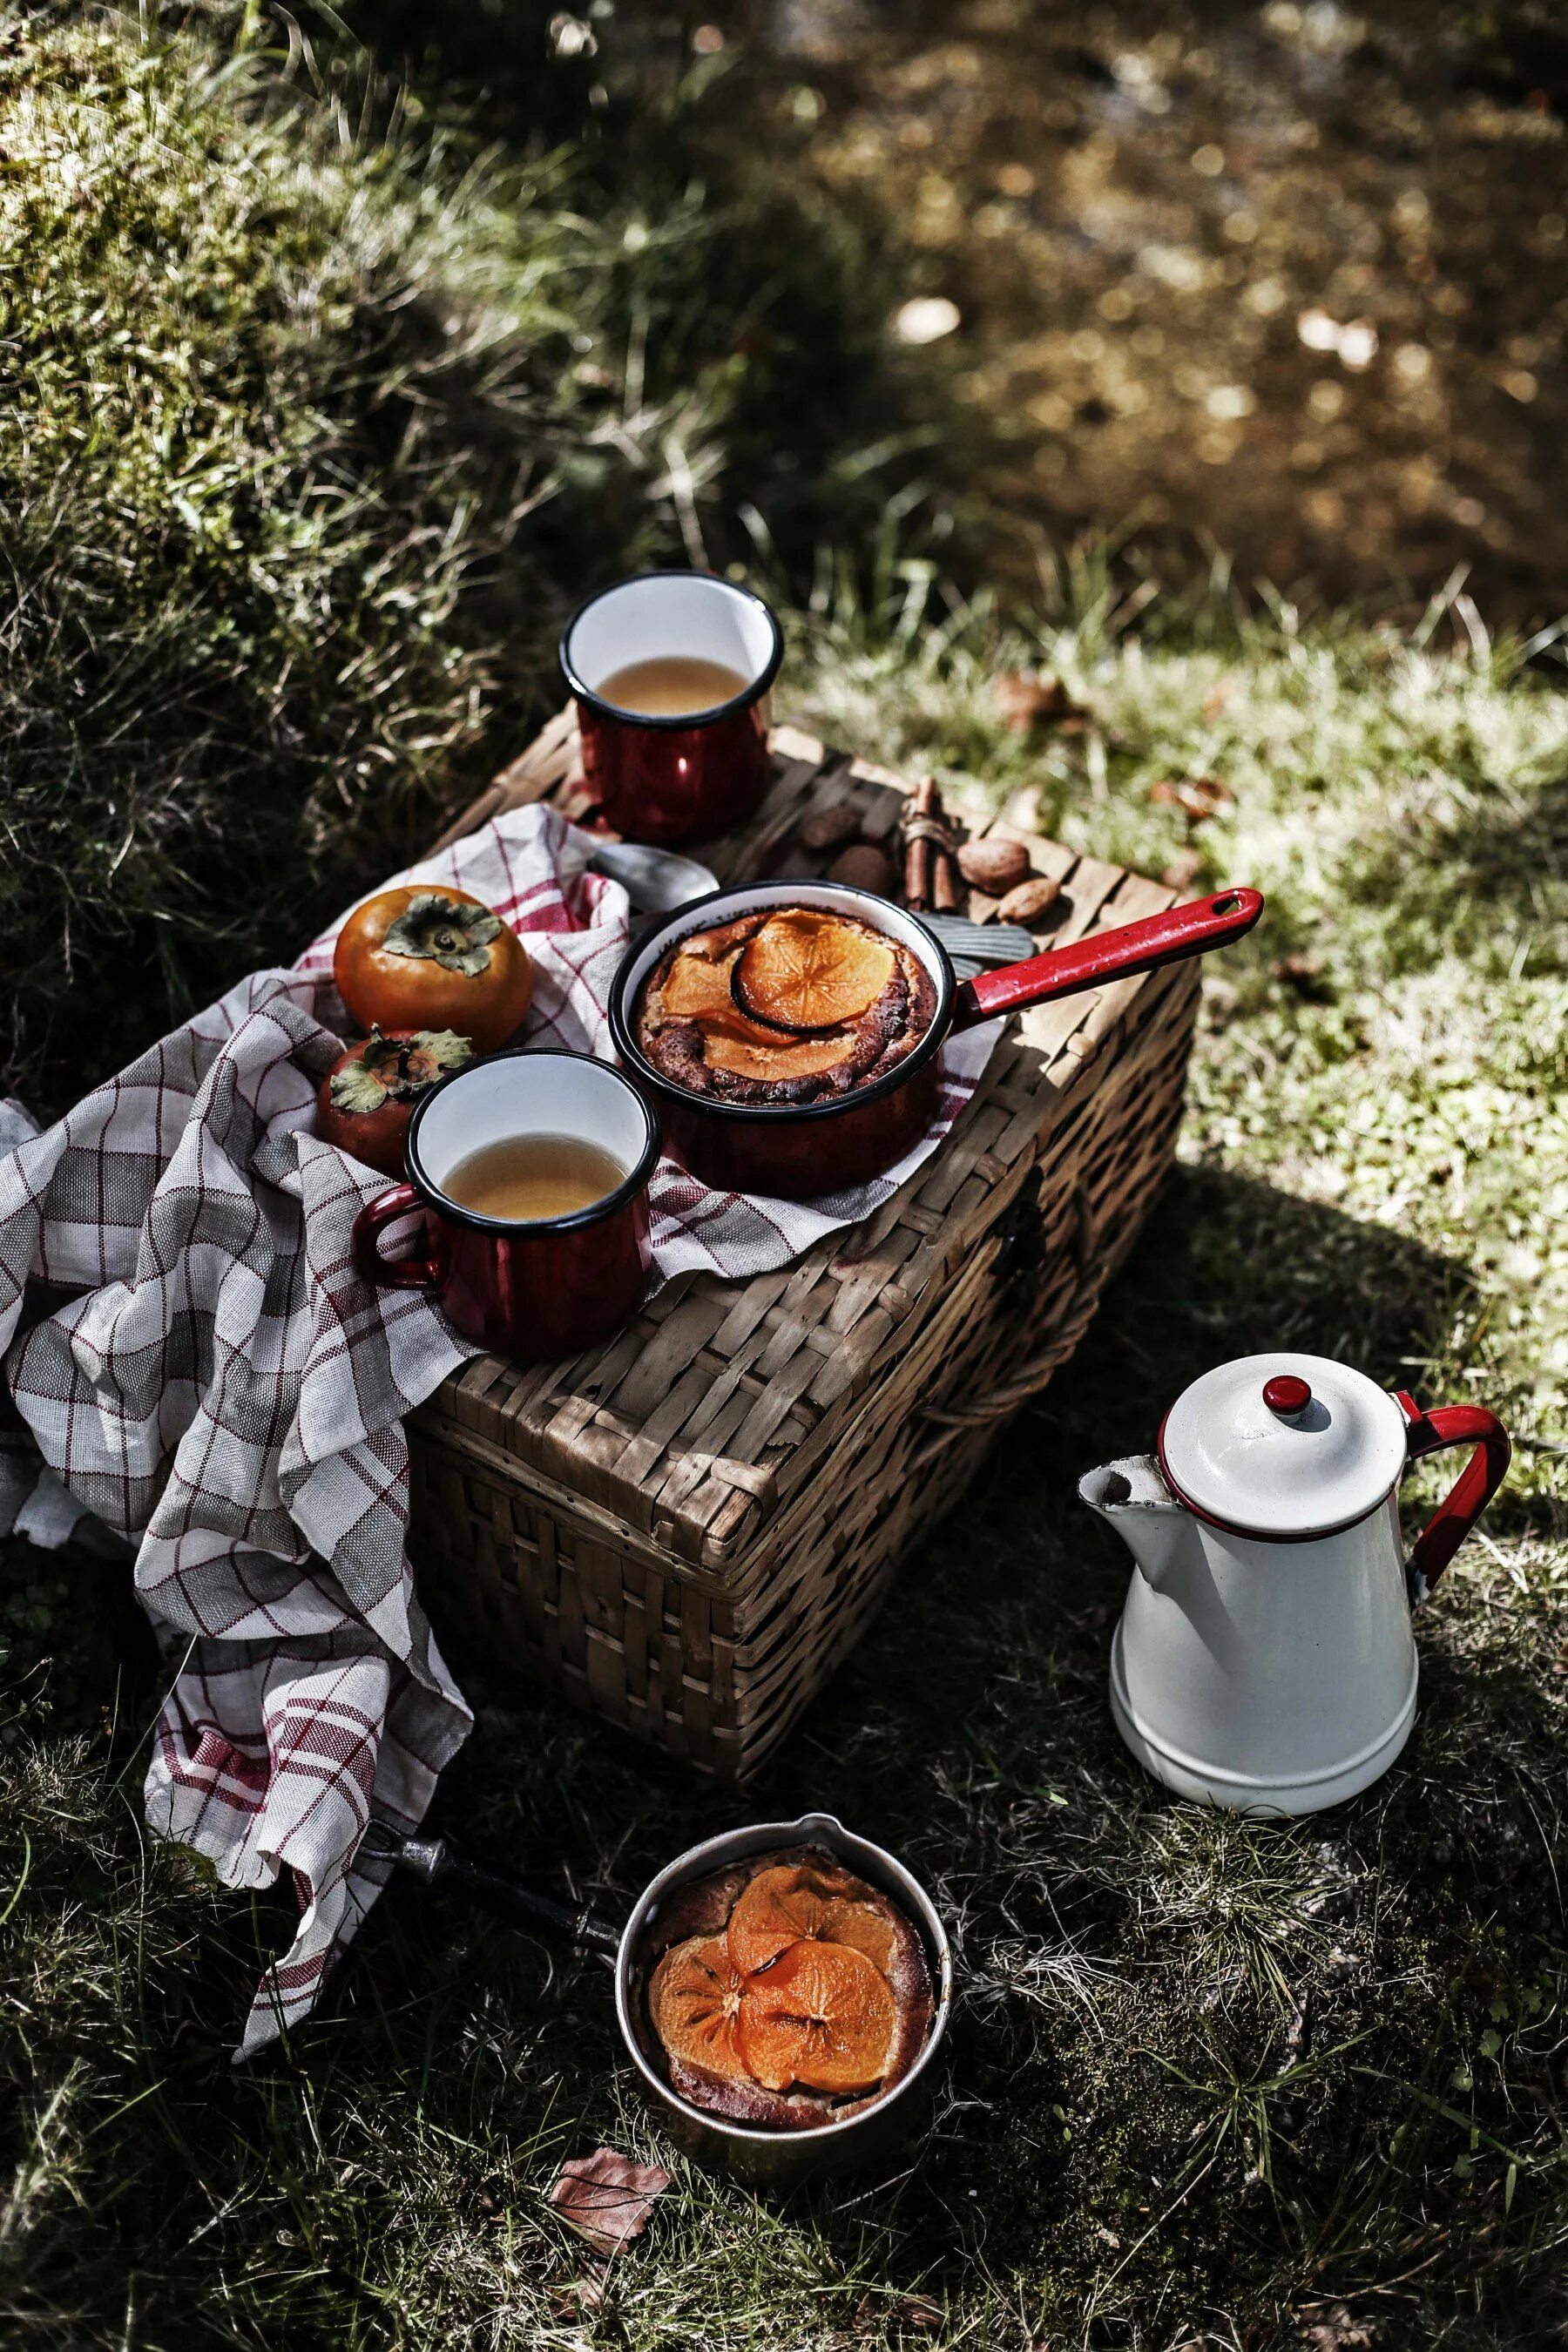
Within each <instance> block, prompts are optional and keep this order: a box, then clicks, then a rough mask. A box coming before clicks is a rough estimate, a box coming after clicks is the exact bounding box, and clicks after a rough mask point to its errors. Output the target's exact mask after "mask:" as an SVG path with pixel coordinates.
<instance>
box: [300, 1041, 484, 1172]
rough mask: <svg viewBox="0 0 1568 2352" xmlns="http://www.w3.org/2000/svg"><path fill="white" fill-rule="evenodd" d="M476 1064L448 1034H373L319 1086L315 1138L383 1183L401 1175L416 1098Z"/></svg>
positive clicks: (347, 1051) (461, 1043) (469, 1048)
mask: <svg viewBox="0 0 1568 2352" xmlns="http://www.w3.org/2000/svg"><path fill="white" fill-rule="evenodd" d="M473 1057H474V1049H473V1046H472V1045H470V1044H469V1042H468V1038H467V1037H459V1036H458V1034H457V1032H456V1031H455V1030H452V1029H395V1030H391V1031H389V1032H387V1033H385V1034H383V1032H382V1031H381V1030H379V1029H372V1031H371V1033H370V1035H369V1036H368V1037H362V1038H360V1039H359V1040H358V1041H357V1042H356V1043H355V1044H353V1045H349V1046H347V1047H345V1049H344V1050H343V1052H342V1054H340V1055H339V1056H338V1058H337V1060H336V1061H335V1062H334V1063H333V1064H332V1066H331V1069H330V1070H329V1071H328V1073H327V1075H326V1076H325V1077H324V1078H323V1079H322V1080H321V1090H320V1092H319V1093H318V1094H317V1097H316V1133H317V1134H318V1135H319V1136H320V1137H321V1140H322V1142H323V1143H335V1144H336V1145H337V1147H338V1149H339V1150H340V1151H347V1152H351V1153H352V1154H353V1157H354V1159H356V1160H363V1162H364V1164H365V1166H366V1167H367V1168H379V1169H380V1171H381V1172H382V1174H383V1175H384V1176H401V1175H402V1173H403V1148H404V1144H405V1140H406V1138H407V1134H408V1122H409V1120H410V1119H411V1118H413V1116H414V1107H415V1105H416V1103H417V1101H418V1100H419V1097H420V1096H421V1095H425V1094H428V1093H429V1091H430V1088H431V1087H433V1086H434V1085H435V1084H436V1083H437V1079H439V1078H444V1077H446V1076H447V1075H448V1074H449V1073H450V1072H451V1071H453V1070H460V1069H462V1068H463V1067H464V1066H465V1064H467V1063H468V1062H471V1061H472V1060H473Z"/></svg>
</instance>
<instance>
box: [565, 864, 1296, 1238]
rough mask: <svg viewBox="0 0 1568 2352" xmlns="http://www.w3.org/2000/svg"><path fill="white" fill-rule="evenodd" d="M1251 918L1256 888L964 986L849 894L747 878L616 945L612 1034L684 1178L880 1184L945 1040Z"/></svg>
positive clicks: (923, 1106)
mask: <svg viewBox="0 0 1568 2352" xmlns="http://www.w3.org/2000/svg"><path fill="white" fill-rule="evenodd" d="M1262 912H1263V899H1262V898H1261V896H1260V895H1259V893H1258V891H1256V890H1251V889H1241V888H1237V889H1228V890H1221V891H1216V892H1215V893H1214V894H1212V895H1211V896H1210V897H1208V898H1199V899H1194V900H1192V901H1191V902H1189V903H1188V904H1187V905H1185V906H1181V907H1173V908H1169V909H1167V911H1166V912H1165V913H1163V914H1161V915H1153V916H1150V917H1148V918H1147V919H1144V920H1143V921H1142V922H1136V923H1129V924H1126V925H1124V926H1123V927H1121V929H1116V930H1110V931H1102V932H1099V933H1097V934H1095V935H1094V936H1093V937H1091V938H1089V939H1086V940H1078V941H1076V942H1075V943H1074V944H1073V945H1072V946H1070V947H1064V948H1058V949H1055V950H1050V951H1048V952H1047V953H1044V954H1041V955H1037V956H1032V957H1030V958H1028V959H1027V960H1026V961H1024V962H1022V963H1015V964H1012V965H1009V966H1007V967H1005V968H1004V969H1003V970H1000V971H989V972H983V973H980V974H979V975H977V976H976V977H975V978H973V979H968V980H963V981H961V980H960V979H959V978H958V977H957V975H956V973H955V972H954V971H953V967H952V961H951V960H950V958H949V956H948V954H947V952H946V950H945V949H944V948H943V947H942V945H941V943H940V942H939V941H938V940H936V939H935V938H934V937H933V935H932V934H931V931H929V930H928V929H926V927H925V925H924V924H923V923H922V922H921V920H920V919H919V917H918V916H916V915H912V914H910V913H909V912H908V911H907V910H906V909H905V908H902V907H897V906H894V905H893V903H892V902H891V901H890V900H889V899H887V898H879V897H877V896H876V895H875V894H874V893H872V892H871V891H868V890H858V889H855V888H852V887H849V886H848V885H847V884H844V883H829V882H800V881H789V882H759V883H745V884H742V885H739V886H737V887H731V888H729V889H723V890H717V891H714V892H713V893H712V894H711V895H710V897H708V898H703V899H699V900H697V901H696V902H694V903H693V904H692V905H690V906H688V907H684V908H681V909H680V910H679V913H677V914H675V915H672V916H670V917H669V918H668V919H666V920H665V921H663V922H662V923H659V924H658V925H657V926H656V927H655V928H654V929H653V930H652V931H651V932H650V933H648V934H646V935H645V936H644V938H643V939H642V940H641V941H640V942H639V943H638V944H637V946H635V947H634V948H633V949H632V950H630V951H629V952H628V954H627V955H626V958H625V960H624V961H623V962H622V964H621V967H620V970H619V971H617V973H616V978H615V981H614V982H613V984H612V987H611V991H610V1005H609V1015H610V1030H611V1034H612V1036H613V1037H614V1040H615V1045H616V1053H617V1054H618V1055H619V1056H620V1059H621V1062H622V1064H623V1066H625V1068H626V1071H627V1073H628V1074H629V1075H630V1076H632V1077H633V1078H634V1079H635V1080H636V1082H637V1084H638V1085H639V1086H642V1087H645V1088H646V1089H647V1091H648V1092H649V1093H650V1094H651V1095H652V1096H653V1097H654V1099H655V1100H656V1102H657V1103H658V1109H659V1112H660V1116H661V1118H662V1120H663V1124H664V1130H665V1136H666V1139H667V1142H668V1148H669V1149H670V1150H672V1151H673V1152H674V1153H675V1154H676V1156H677V1157H678V1158H679V1160H682V1161H683V1162H684V1163H685V1165H686V1166H687V1167H688V1168H689V1169H690V1171H691V1172H692V1173H693V1174H694V1175H696V1176H700V1178H701V1179H702V1180H703V1181H704V1182H705V1183H709V1184H712V1185H716V1186H720V1187H722V1188H724V1189H725V1190H728V1191H732V1192H759V1193H771V1194H773V1195H775V1196H776V1197H779V1198H782V1199H785V1200H810V1199H814V1198H816V1197H817V1196H819V1195H822V1194H826V1193H834V1192H843V1191H845V1190H847V1189H848V1188H849V1187H851V1186H854V1185H858V1184H864V1183H866V1182H868V1181H869V1180H870V1179H871V1178H872V1177H874V1176H879V1175H880V1174H882V1173H883V1172H884V1171H886V1170H888V1169H889V1168H891V1167H893V1166H895V1165H896V1163H897V1162H898V1161H899V1160H901V1159H902V1158H903V1156H904V1154H905V1152H907V1151H908V1150H910V1148H911V1147H912V1146H913V1145H914V1144H915V1143H916V1142H917V1141H918V1140H919V1139H920V1138H921V1136H922V1135H923V1134H925V1133H926V1131H927V1130H928V1129H930V1127H931V1125H932V1123H933V1121H934V1120H935V1118H936V1115H937V1111H938V1108H939V1072H940V1060H941V1054H942V1045H944V1043H945V1042H946V1040H947V1038H948V1037H949V1036H951V1035H952V1034H956V1033H957V1032H959V1031H962V1030H964V1029H970V1028H973V1027H975V1026H977V1025H978V1024H981V1023H984V1022H986V1021H990V1020H994V1019H996V1018H997V1017H999V1016H1000V1015H1002V1014H1005V1013H1013V1012H1017V1011H1021V1010H1022V1009H1023V1008H1024V1007H1026V1006H1027V1005H1031V1004H1040V1003H1047V1002H1048V1001H1050V1000H1052V999H1054V998H1057V997H1062V996H1071V995H1075V994H1077V993H1079V992H1081V991H1083V990H1087V989H1093V988H1099V987H1102V986H1104V985H1105V984H1106V983H1107V982H1110V981H1112V980H1120V979H1123V978H1125V977H1126V976H1127V975H1129V974H1130V973H1132V972H1139V971H1153V970H1154V969H1156V967H1158V966H1160V965H1162V964H1167V963H1175V962H1180V961H1183V960H1184V959H1185V958H1187V957H1189V956H1196V955H1203V954H1205V953H1206V952H1207V951H1208V950H1209V949H1211V948H1217V947H1225V946H1227V945H1228V944H1230V942H1232V941H1233V940H1238V939H1240V938H1242V937H1243V936H1244V935H1245V934H1246V933H1247V931H1249V930H1250V929H1252V927H1253V925H1254V924H1255V923H1256V922H1257V920H1258V917H1259V916H1260V915H1261V913H1262Z"/></svg>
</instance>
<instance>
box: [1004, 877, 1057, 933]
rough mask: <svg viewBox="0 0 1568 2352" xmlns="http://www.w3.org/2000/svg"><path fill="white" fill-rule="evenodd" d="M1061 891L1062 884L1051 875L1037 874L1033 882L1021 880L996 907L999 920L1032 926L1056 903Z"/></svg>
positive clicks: (1027, 926)
mask: <svg viewBox="0 0 1568 2352" xmlns="http://www.w3.org/2000/svg"><path fill="white" fill-rule="evenodd" d="M1061 891H1062V886H1061V884H1060V883H1059V882H1053V881H1052V879H1051V878H1050V877H1049V875H1047V874H1037V875H1036V877H1035V878H1034V880H1033V881H1032V882H1020V883H1019V885H1018V887H1017V888H1016V890H1009V891H1008V893H1007V896H1006V897H1005V898H1004V899H1003V901H1002V904H1001V905H1000V906H999V907H998V908H997V909H996V918H997V920H998V921H999V922H1003V923H1022V924H1024V925H1025V927H1026V928H1029V927H1032V926H1033V925H1034V924H1036V923H1037V922H1038V921H1039V919H1040V917H1041V916H1042V915H1044V914H1047V913H1048V911H1049V910H1050V908H1052V907H1054V906H1055V905H1056V903H1057V900H1058V898H1060V897H1061Z"/></svg>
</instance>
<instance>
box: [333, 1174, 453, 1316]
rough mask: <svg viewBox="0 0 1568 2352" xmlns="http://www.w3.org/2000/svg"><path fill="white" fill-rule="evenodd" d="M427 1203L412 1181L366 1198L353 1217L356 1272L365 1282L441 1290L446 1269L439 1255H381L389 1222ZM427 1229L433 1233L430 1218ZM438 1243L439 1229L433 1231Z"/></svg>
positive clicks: (386, 1286) (389, 1287) (384, 1287)
mask: <svg viewBox="0 0 1568 2352" xmlns="http://www.w3.org/2000/svg"><path fill="white" fill-rule="evenodd" d="M424 1205H425V1203H424V1202H423V1201H421V1199H420V1198H419V1195H418V1193H417V1192H416V1191H415V1189H414V1187H413V1185H412V1184H394V1185H393V1187H392V1189H391V1191H390V1192H378V1193H377V1194H376V1196H375V1198H374V1201H367V1202H366V1203H365V1205H364V1207H363V1209H362V1210H361V1211H360V1213H359V1214H358V1216H357V1217H356V1218H355V1219H354V1230H353V1258H354V1272H355V1273H356V1274H357V1275H358V1276H359V1278H360V1280H361V1281H362V1282H369V1283H373V1284H374V1285H376V1286H378V1287H380V1288H381V1289H383V1290H439V1289H440V1287H441V1281H442V1276H443V1275H444V1274H445V1272H446V1268H445V1267H444V1265H442V1262H441V1259H440V1257H439V1256H435V1257H396V1258H385V1257H383V1255H382V1254H381V1236H382V1234H383V1233H384V1231H385V1229H386V1227H387V1226H388V1225H395V1223H397V1220H398V1218H399V1217H406V1216H407V1215H408V1214H409V1213H410V1212H411V1211H412V1210H415V1209H422V1208H423V1207H424ZM426 1233H427V1234H430V1233H432V1228H431V1225H430V1222H429V1220H428V1219H426ZM432 1238H433V1240H434V1243H435V1246H436V1248H437V1251H438V1250H439V1248H440V1245H441V1237H440V1229H439V1227H436V1228H435V1229H434V1232H433V1234H432Z"/></svg>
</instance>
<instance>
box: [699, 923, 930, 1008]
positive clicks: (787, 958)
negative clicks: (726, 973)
mask: <svg viewBox="0 0 1568 2352" xmlns="http://www.w3.org/2000/svg"><path fill="white" fill-rule="evenodd" d="M895 962H896V958H895V956H894V954H893V950H892V949H891V948H890V947H889V944H888V942H887V940H880V939H878V938H877V937H876V936H875V934H874V933H872V932H870V931H868V930H865V929H862V928H861V926H860V925H859V924H858V923H847V922H846V921H845V920H844V919H843V917H842V916H840V915H836V914H834V913H832V911H831V910H830V909H828V908H821V907H786V908H784V911H783V913H782V914H777V915H773V916H772V917H770V919H768V921H767V922H765V923H764V924H763V928H762V929H761V930H760V931H759V932H758V933H757V936H756V938H755V939H754V940H752V941H751V942H750V944H749V945H748V946H747V947H745V948H744V949H742V952H741V954H740V956H739V957H738V958H737V960H736V962H735V966H734V970H733V971H732V973H731V980H732V982H733V986H734V992H735V1002H736V1003H737V1004H738V1005H739V1006H740V1008H741V1010H742V1013H750V1014H751V1016H752V1020H753V1021H765V1022H767V1023H768V1024H769V1025H770V1026H771V1027H773V1028H775V1029H793V1030H795V1031H796V1032H797V1033H798V1032H800V1031H812V1030H816V1031H818V1032H820V1031H822V1030H824V1029H836V1028H841V1027H842V1026H843V1025H844V1024H845V1023H846V1022H849V1021H858V1020H859V1018H860V1015H861V1014H862V1013H868V1012H869V1011H870V1009H871V1007H872V1005H873V1004H875V1003H876V1002H877V999H878V998H879V996H880V995H881V993H882V991H883V990H884V989H885V988H886V987H887V985H888V982H889V980H891V978H892V976H893V968H894V964H895Z"/></svg>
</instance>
